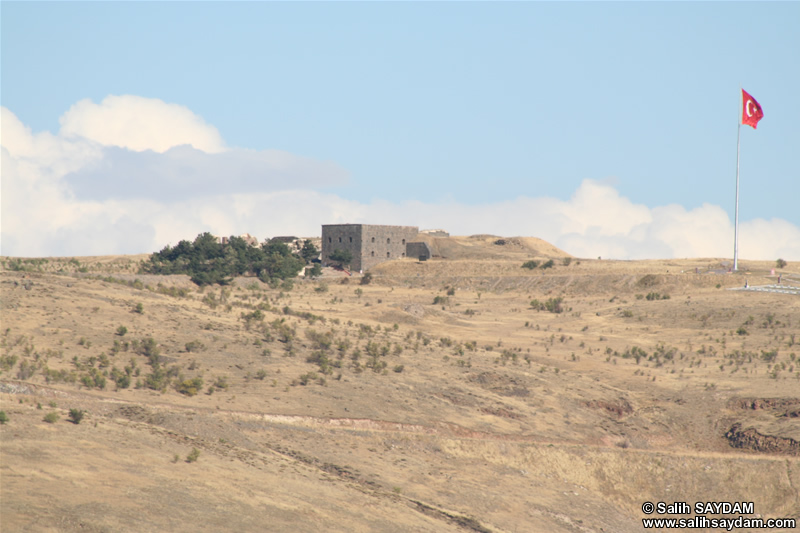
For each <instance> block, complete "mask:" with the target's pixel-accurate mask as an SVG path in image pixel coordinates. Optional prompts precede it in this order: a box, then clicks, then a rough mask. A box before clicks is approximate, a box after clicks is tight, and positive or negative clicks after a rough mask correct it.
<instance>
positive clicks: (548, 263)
mask: <svg viewBox="0 0 800 533" xmlns="http://www.w3.org/2000/svg"><path fill="white" fill-rule="evenodd" d="M553 266H555V262H554V261H553V260H552V259H548V260H547V261H546V262H545V263H543V264H542V269H546V268H553Z"/></svg>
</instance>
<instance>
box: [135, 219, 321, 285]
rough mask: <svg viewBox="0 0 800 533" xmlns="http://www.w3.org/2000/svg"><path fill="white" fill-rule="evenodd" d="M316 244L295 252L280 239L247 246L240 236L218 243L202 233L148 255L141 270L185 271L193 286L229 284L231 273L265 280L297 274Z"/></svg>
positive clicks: (313, 255) (213, 238) (150, 272)
mask: <svg viewBox="0 0 800 533" xmlns="http://www.w3.org/2000/svg"><path fill="white" fill-rule="evenodd" d="M318 254H319V252H318V251H317V248H316V246H314V245H313V244H312V243H311V241H305V244H304V246H303V248H302V250H300V253H299V255H295V254H293V253H292V251H291V250H290V249H289V247H288V246H287V245H286V244H284V243H282V242H267V243H264V244H262V245H261V246H250V245H249V244H247V242H246V241H245V240H244V239H243V238H241V237H233V236H232V237H230V238H229V239H228V242H226V243H224V244H222V243H219V242H217V238H216V237H214V236H213V235H212V234H210V233H208V232H206V233H201V234H200V235H198V236H197V237H196V238H195V240H194V242H189V241H186V240H183V241H181V242H179V243H178V244H177V245H176V246H174V247H173V246H166V247H164V249H162V250H161V251H160V252H156V253H154V254H153V255H151V256H150V259H149V261H148V262H146V263H145V264H144V266H143V267H142V270H143V271H144V272H146V273H148V274H187V275H189V276H191V278H192V281H193V282H194V283H196V284H197V285H211V284H215V283H216V284H220V285H226V284H228V283H230V281H231V280H232V279H233V277H234V276H245V275H255V276H258V278H259V279H260V280H261V281H263V282H265V283H271V282H276V281H278V280H284V279H289V278H293V277H295V276H297V274H298V273H299V272H300V270H302V268H303V267H304V266H305V265H306V263H307V262H310V261H311V260H312V259H315V258H316V257H317V256H318Z"/></svg>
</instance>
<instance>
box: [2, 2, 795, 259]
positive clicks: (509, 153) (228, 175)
mask: <svg viewBox="0 0 800 533" xmlns="http://www.w3.org/2000/svg"><path fill="white" fill-rule="evenodd" d="M0 9H1V10H2V11H1V15H2V22H1V23H2V36H1V38H2V52H1V53H2V63H1V65H2V67H1V68H2V80H1V81H0V89H2V92H1V93H0V100H1V101H2V102H1V103H2V106H3V107H4V108H5V109H6V110H7V112H10V113H11V114H13V115H14V116H15V117H16V119H17V120H18V121H19V123H20V124H21V125H22V127H23V130H24V131H28V132H29V133H30V135H31V136H32V138H36V136H40V137H41V136H42V135H44V134H45V133H49V134H50V135H51V136H52V137H53V138H54V139H55V140H54V141H53V142H68V143H72V144H70V147H71V148H70V150H72V151H73V152H74V151H80V150H84V151H85V150H89V149H90V148H85V149H84V148H81V149H80V150H79V148H76V145H75V144H74V142H75V138H76V136H78V137H80V138H82V139H86V140H87V142H88V144H87V145H86V146H87V147H91V148H92V149H94V150H99V152H97V153H95V155H93V156H92V157H90V158H88V159H86V160H81V161H83V163H78V162H76V161H77V160H76V159H75V157H74V156H70V157H71V158H72V159H70V161H71V163H70V164H69V165H66V166H65V167H64V168H67V167H69V169H68V170H64V171H62V172H61V175H60V176H59V177H57V178H53V179H52V180H51V183H50V184H51V185H52V186H53V187H55V189H57V191H58V192H53V194H54V199H53V201H54V202H55V201H59V202H61V203H60V204H59V206H60V207H61V208H63V209H64V215H63V219H62V220H61V221H60V222H59V223H58V224H55V223H53V222H50V225H49V226H48V225H47V224H45V222H46V221H43V225H42V226H41V230H42V231H41V232H40V233H43V234H44V236H42V237H40V238H39V241H38V243H35V245H34V243H31V242H29V241H30V239H32V238H34V237H32V236H26V237H25V238H23V235H24V230H25V227H22V226H21V225H20V226H17V225H15V224H17V223H18V222H15V221H17V220H18V219H19V218H20V217H15V216H12V215H17V214H18V213H16V212H17V211H18V210H19V209H20V206H22V205H24V202H23V201H22V198H24V197H25V196H26V195H28V196H30V195H31V194H32V192H33V190H34V189H31V188H30V183H33V182H34V181H36V178H35V176H34V175H32V174H31V175H26V174H25V172H26V171H25V170H24V169H25V168H27V167H24V165H22V162H23V160H24V161H27V162H29V163H30V160H31V159H32V158H33V159H34V160H36V162H37V163H36V164H37V165H39V167H38V168H39V172H40V173H43V174H42V175H47V176H53V175H55V174H57V172H54V171H53V170H52V168H51V167H50V166H48V165H53V164H54V163H53V160H52V157H51V158H49V159H48V158H46V157H44V156H43V154H42V153H41V152H37V153H35V154H31V153H28V152H25V154H26V155H24V157H23V155H20V154H22V152H19V150H17V151H16V152H15V151H14V150H13V149H10V148H9V145H12V144H14V142H16V141H15V139H10V136H11V135H12V133H9V132H12V131H13V132H16V131H17V130H12V129H11V128H5V127H4V128H3V133H2V136H3V146H4V148H6V150H5V151H4V152H3V157H4V159H6V161H5V162H4V163H5V164H4V172H3V173H4V174H7V172H8V174H7V175H12V170H10V169H9V167H10V166H14V168H17V169H19V168H21V169H23V170H19V171H13V172H16V173H14V174H13V175H12V176H13V179H14V180H15V181H18V182H19V183H17V184H11V185H8V184H7V182H8V181H9V180H10V179H12V178H8V177H4V179H3V191H2V192H3V213H2V214H3V229H2V231H3V239H2V247H3V251H2V253H4V254H31V255H33V254H61V253H66V254H81V253H103V252H105V253H114V252H144V251H152V249H156V248H160V247H161V246H163V245H164V244H167V242H174V241H175V240H176V238H178V237H177V236H176V234H175V232H177V231H178V229H180V231H186V232H189V234H187V235H184V237H192V236H194V235H196V234H197V233H199V232H200V231H206V230H208V231H212V232H214V233H218V234H219V233H227V232H231V233H243V232H250V233H252V234H254V235H257V236H258V237H260V238H264V237H268V236H270V234H277V233H299V234H304V235H307V234H316V233H318V231H319V230H318V229H316V230H315V229H314V228H318V226H319V224H321V223H328V222H374V223H407V224H417V225H420V226H423V227H428V226H430V225H437V226H445V227H446V229H448V230H450V231H451V232H453V233H457V234H465V233H477V232H486V233H502V234H507V235H509V234H519V235H533V236H539V237H542V238H546V239H547V240H550V241H551V242H554V244H556V245H559V246H561V247H562V248H564V249H565V250H566V251H567V252H570V253H573V254H576V255H585V256H595V255H603V256H606V257H620V258H640V257H649V256H665V257H666V256H687V255H691V256H724V255H726V254H727V255H731V253H732V252H731V253H726V252H725V251H724V250H727V248H731V249H732V220H733V207H734V186H735V171H736V134H737V131H736V130H737V127H736V119H737V113H738V106H739V87H740V86H741V87H744V88H745V89H746V90H747V91H748V92H750V94H752V95H753V96H754V97H755V98H757V99H758V100H759V102H760V103H761V104H762V106H763V108H764V112H765V118H764V119H763V120H762V121H761V123H760V124H759V128H758V130H757V131H754V130H752V129H750V128H749V127H746V128H743V129H742V139H741V141H742V159H741V180H742V181H741V204H740V220H741V221H742V222H743V224H744V223H747V224H748V226H747V229H746V231H745V230H744V229H743V235H742V237H743V238H746V239H748V240H747V243H748V244H750V243H752V244H750V248H749V250H750V255H748V248H746V247H745V246H743V245H740V253H741V255H742V257H745V258H747V257H750V258H753V259H773V258H775V257H776V254H782V255H785V256H787V258H796V259H800V229H798V226H799V225H800V208H798V206H797V198H798V192H800V186H799V185H798V181H799V180H800V149H798V147H800V126H798V124H800V98H798V95H800V31H798V21H800V3H796V2H777V3H749V2H731V3H728V2H706V3H693V2H677V3H660V2H643V3H633V2H630V3H629V2H623V3H606V2H590V3H585V2H561V3H549V2H547V3H545V2H515V3H496V2H477V3H461V2H436V3H432V2H431V3H429V2H401V3H383V2H380V3H355V2H353V3H337V2H331V3H327V2H326V3H315V2H296V3H262V2H237V3H233V2H226V3H217V2H169V3H167V2H142V3H116V2H115V3H74V2H59V3H29V2H24V3H17V2H3V3H2V7H1V8H0ZM109 96H112V97H127V96H130V97H132V98H133V97H136V98H134V99H130V100H125V101H118V102H117V104H115V105H113V106H112V105H111V104H110V103H109V104H108V105H105V104H103V102H104V101H105V99H106V98H107V97H109ZM86 99H88V100H89V101H90V103H91V104H93V105H94V106H96V108H95V107H91V106H88V104H87V105H85V106H78V107H80V109H74V106H77V104H78V103H79V102H82V101H85V100H86ZM144 100H146V101H148V102H150V103H152V102H155V103H161V104H163V105H165V106H166V105H173V106H181V107H182V108H183V109H184V110H185V111H186V113H190V114H191V115H192V117H190V119H186V116H184V115H185V114H183V115H180V117H178V118H176V119H175V120H176V121H178V122H174V121H173V122H169V123H167V122H164V123H163V124H160V125H159V127H158V133H159V134H161V133H164V135H166V134H167V133H169V132H172V131H173V130H174V131H175V134H174V136H173V140H171V141H170V140H169V139H166V140H164V143H166V144H162V145H159V146H155V145H154V146H149V145H147V143H146V142H145V143H144V144H138V145H134V144H131V143H130V142H128V141H129V139H127V138H125V137H124V135H123V134H121V133H120V134H119V135H117V134H115V135H116V136H113V139H112V138H111V137H109V136H108V135H110V133H109V132H108V131H106V130H103V131H101V130H102V128H103V127H104V125H105V126H106V127H108V128H110V127H111V126H108V125H109V124H117V122H116V121H118V120H120V121H121V120H122V119H120V118H119V117H120V116H121V115H125V113H126V112H130V110H132V109H136V110H137V111H135V113H136V114H137V115H138V116H140V117H145V116H147V111H142V110H141V108H139V107H136V106H145V107H148V106H149V104H147V103H146V102H144V103H143V101H144ZM151 107H152V106H149V107H148V109H150V108H151ZM71 109H72V110H73V111H75V112H74V113H72V114H71V115H69V116H70V117H71V118H70V120H65V116H67V114H68V112H69V111H70V110H71ZM92 110H93V111H92ZM126 110H127V111H126ZM151 111H152V109H151ZM79 112H82V113H84V115H80V116H79ZM152 112H153V113H154V118H153V119H152V120H151V121H150V122H152V123H155V122H158V121H159V120H162V118H163V116H164V114H163V113H161V112H159V111H157V110H156V111H152ZM92 113H94V114H92ZM104 113H110V114H104ZM87 116H94V117H95V118H96V120H99V121H100V122H101V123H102V124H94V125H91V126H89V125H87V124H89V122H88V119H87V118H86V117H87ZM125 116H127V115H125ZM99 117H102V118H99ZM181 117H182V118H181ZM184 119H186V120H189V121H190V122H191V121H197V123H198V124H199V123H202V124H204V125H205V126H207V127H208V128H209V131H210V133H209V135H211V136H213V135H215V133H214V132H216V135H218V139H217V140H216V141H215V142H216V144H214V143H212V144H214V147H212V144H206V145H203V146H204V148H201V146H200V141H196V142H195V141H193V137H192V136H191V135H192V134H191V133H187V134H186V135H188V137H187V136H186V135H184V134H183V133H181V132H185V127H184V126H185V124H184V123H182V122H180V121H181V120H184ZM164 120H166V119H164ZM65 122H66V123H69V124H70V126H69V128H66V129H65V127H64V124H65ZM119 124H123V126H119V127H117V129H119V128H123V129H124V124H125V122H124V121H122V122H119ZM181 124H183V125H181ZM192 124H194V122H192ZM70 128H71V129H70ZM199 129H202V128H199ZM211 130H213V131H211ZM127 131H128V132H130V131H131V129H130V128H129V129H128V130H127ZM193 131H198V128H195V129H194V130H193ZM117 133H119V132H117ZM20 135H22V134H20ZM120 135H122V137H120ZM180 144H191V145H192V146H193V148H194V150H195V152H191V150H189V151H186V150H184V152H181V153H176V150H174V149H173V150H171V151H170V150H169V149H170V148H172V147H175V146H179V145H180ZM59 150H60V152H69V150H67V149H64V148H60V149H59ZM220 151H225V153H224V154H221V153H218V152H220ZM214 152H217V153H216V155H213V153H214ZM48 153H50V152H48ZM70 153H72V152H70ZM82 153H83V152H82ZM210 154H211V155H210ZM276 158H279V159H280V162H278V160H277V159H276ZM45 160H47V163H46V164H45V162H44V161H45ZM9 161H13V163H15V165H11V163H10V162H9ZM287 161H290V162H289V163H287ZM17 163H19V165H17ZM20 165H22V166H20ZM287 165H288V166H287ZM187 168H190V169H191V171H186V169H187ZM182 169H183V170H182ZM211 169H213V172H212V170H211ZM226 169H230V172H228V171H227V170H226ZM154 176H155V177H154ZM193 177H194V178H193ZM193 179H195V180H196V181H193ZM154 180H155V181H154ZM587 180H588V181H587ZM41 181H42V180H39V181H36V183H39V182H41ZM159 183H161V184H162V185H164V186H163V187H159V186H158V184H159ZM17 185H19V186H17ZM26 187H27V188H26ZM607 194H610V195H611V196H606V195H607ZM59 195H60V196H59ZM276 195H277V196H276ZM281 195H282V196H281ZM287 195H288V196H287ZM593 195H594V197H595V200H594V201H593V199H592V196H593ZM44 196H46V195H44ZM181 197H184V198H185V200H186V201H185V202H182V203H180V202H178V200H177V199H178V198H181ZM278 198H280V199H278ZM289 198H291V201H290V200H289ZM609 198H610V200H609ZM236 199H239V200H240V201H241V202H244V204H246V205H248V206H249V207H247V208H245V207H239V208H236V207H229V208H228V209H227V210H225V209H222V210H220V207H219V206H220V205H221V204H223V203H225V202H228V203H230V204H231V205H234V204H236ZM29 201H30V202H35V200H32V199H29ZM82 202H83V203H82ZM135 202H140V203H141V202H144V204H135ZM176 202H178V203H176ZM192 202H194V203H192ZM203 202H206V203H203ZM287 202H299V204H298V205H297V206H295V207H296V209H295V210H294V211H291V212H285V211H284V210H285V209H286V208H287ZM315 202H316V203H315ZM603 202H606V204H605V205H602V204H603ZM608 202H611V204H609V203H608ZM614 202H617V203H618V204H615V203H614ZM188 203H192V204H191V205H188ZM305 204H309V205H311V206H316V208H315V209H311V210H308V211H306V210H305V209H306V207H304V205H305ZM112 205H113V206H114V207H111V206H112ZM143 205H146V207H143ZM259 205H262V206H263V207H262V208H259V207H258V206H259ZM609 205H613V206H615V207H614V208H613V209H611V210H610V211H609V210H608V207H609ZM676 206H679V207H680V208H682V209H683V211H681V210H680V209H677V208H676ZM31 207H32V209H29V210H28V211H29V212H31V211H36V209H33V207H37V206H31ZM39 207H41V206H39ZM593 208H596V209H597V212H596V213H594V212H593V211H592V209H593ZM104 209H105V211H104ZM181 209H185V210H187V216H186V217H183V218H182V220H184V221H185V222H186V223H185V224H177V225H176V224H175V223H174V220H170V219H169V217H166V215H165V213H168V212H171V213H180V212H181V211H180V210H181ZM237 209H238V210H237ZM248 209H250V210H251V211H248ZM532 209H535V210H537V211H536V212H531V211H530V210H532ZM628 209H629V210H630V212H629V211H628ZM198 210H199V211H200V212H201V213H202V214H203V215H202V216H199V215H197V214H196V213H197V212H198ZM44 211H48V210H44ZM59 212H60V211H59ZM82 212H87V213H91V215H87V216H86V217H82V215H81V213H82ZM143 212H147V213H148V218H147V219H144V218H141V216H142V215H141V213H143ZM576 212H580V213H582V217H583V218H581V217H578V215H577V214H574V213H576ZM665 212H667V215H668V216H667V215H665ZM267 213H271V214H272V215H271V216H266V214H267ZM292 213H298V215H292ZM475 213H482V215H481V216H480V217H476V216H475ZM526 213H528V214H529V215H530V216H529V217H527V218H526V217H525V214H526ZM541 213H550V215H549V216H550V217H551V218H554V219H555V221H554V220H550V219H547V218H543V215H542V214H541ZM570 213H573V214H572V215H571V214H570ZM189 214H192V216H194V219H193V220H191V221H189V219H191V218H192V217H191V216H189ZM299 214H302V215H303V216H299ZM725 214H727V220H725V217H724V216H723V215H725ZM445 215H447V216H445ZM590 215H596V217H592V216H590ZM30 216H32V215H29V218H30ZM173 216H174V214H173ZM91 217H95V218H91ZM125 217H127V218H125ZM137 217H138V218H137ZM570 217H572V218H570ZM576 217H578V218H576ZM123 218H124V220H123ZM332 219H334V220H332ZM579 219H580V220H579ZM626 220H627V221H628V222H627V223H625V222H626ZM510 221H519V223H518V224H517V225H516V226H513V225H511V223H510ZM559 221H560V222H559ZM190 222H191V223H190ZM478 222H480V223H481V224H482V225H481V224H478ZM664 224H667V225H670V224H671V226H669V227H666V228H665V227H663V225H664ZM98 225H100V226H103V227H106V228H112V227H116V229H113V228H112V229H113V231H112V230H111V229H109V230H108V232H106V233H103V234H102V235H98V238H97V239H94V240H92V239H86V238H85V237H83V238H78V237H76V235H85V234H86V232H87V231H88V232H91V231H97V232H100V233H102V231H101V230H100V229H97V228H95V229H94V230H92V229H91V228H93V227H95V226H98ZM25 226H30V223H27V224H26V225H25ZM134 228H138V229H134ZM481 228H483V229H481ZM700 228H711V229H710V230H708V231H707V233H706V235H708V238H707V239H705V240H703V239H699V238H697V237H695V236H693V235H690V233H694V232H696V231H698V230H699V229H700ZM131 231H140V234H139V237H141V238H135V239H129V241H130V242H129V243H128V244H126V245H125V246H122V245H119V244H112V243H115V242H116V240H117V239H118V237H119V236H122V235H127V234H128V233H126V232H131ZM109 232H110V233H109ZM665 232H667V233H670V234H671V235H672V236H671V237H665V236H664V233H665ZM762 232H767V233H768V234H769V236H768V238H766V239H765V238H763V235H761V233H762ZM55 234H58V235H59V237H58V238H54V237H53V236H54V235H55ZM729 234H730V238H728V235H729ZM47 235H50V237H52V238H49V239H48V238H46V237H47ZM112 235H117V237H112ZM659 235H660V237H659ZM681 235H683V236H684V237H685V239H686V240H687V242H688V241H691V243H689V244H687V245H685V246H682V245H680V240H681ZM782 236H783V237H782ZM654 239H655V240H658V239H661V240H660V241H659V242H656V243H655V244H653V243H652V242H651V241H653V240H654ZM693 239H694V240H693ZM726 240H727V241H730V244H729V245H728V244H726V245H725V246H724V247H721V246H720V245H719V244H718V241H726ZM165 241H166V242H165ZM765 241H766V242H765ZM93 242H94V243H93ZM742 244H744V243H742ZM101 246H106V247H108V246H111V247H113V248H114V249H113V250H105V249H104V250H101V249H100V247H101ZM570 246H571V247H572V249H570ZM140 248H141V249H140Z"/></svg>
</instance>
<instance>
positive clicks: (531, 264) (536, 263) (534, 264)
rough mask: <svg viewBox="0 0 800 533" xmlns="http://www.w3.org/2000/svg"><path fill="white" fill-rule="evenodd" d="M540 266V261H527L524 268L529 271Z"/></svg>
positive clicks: (523, 265)
mask: <svg viewBox="0 0 800 533" xmlns="http://www.w3.org/2000/svg"><path fill="white" fill-rule="evenodd" d="M538 266H539V261H535V260H533V259H531V260H530V261H525V262H524V263H522V268H527V269H528V270H533V269H534V268H536V267H538Z"/></svg>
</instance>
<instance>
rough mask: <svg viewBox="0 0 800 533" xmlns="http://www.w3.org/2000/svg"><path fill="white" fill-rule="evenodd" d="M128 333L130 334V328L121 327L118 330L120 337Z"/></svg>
mask: <svg viewBox="0 0 800 533" xmlns="http://www.w3.org/2000/svg"><path fill="white" fill-rule="evenodd" d="M126 333H128V328H126V327H125V326H120V327H118V328H117V335H119V336H120V337H124V336H125V334H126Z"/></svg>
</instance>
